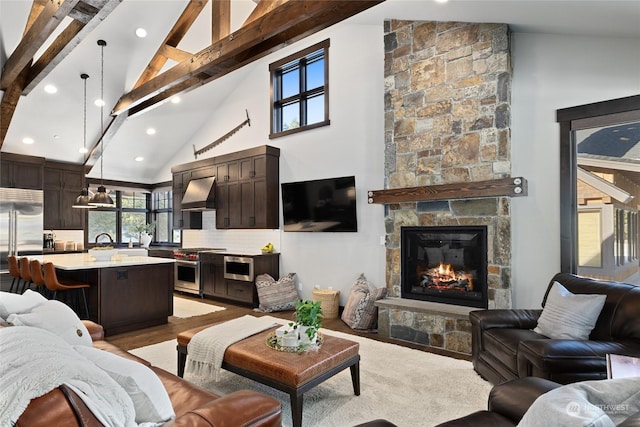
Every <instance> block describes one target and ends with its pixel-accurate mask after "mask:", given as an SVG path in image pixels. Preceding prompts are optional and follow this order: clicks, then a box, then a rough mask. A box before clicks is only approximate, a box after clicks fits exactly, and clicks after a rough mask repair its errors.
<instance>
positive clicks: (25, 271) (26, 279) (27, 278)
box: [18, 256, 31, 293]
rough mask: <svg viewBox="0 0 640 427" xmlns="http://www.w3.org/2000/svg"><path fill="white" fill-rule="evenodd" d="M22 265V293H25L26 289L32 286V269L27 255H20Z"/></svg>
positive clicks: (20, 264)
mask: <svg viewBox="0 0 640 427" xmlns="http://www.w3.org/2000/svg"><path fill="white" fill-rule="evenodd" d="M18 265H19V267H20V278H21V279H22V290H21V291H20V293H24V291H25V289H27V288H30V287H31V270H29V258H27V257H26V256H23V257H20V261H19V262H18Z"/></svg>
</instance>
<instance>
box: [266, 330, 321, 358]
mask: <svg viewBox="0 0 640 427" xmlns="http://www.w3.org/2000/svg"><path fill="white" fill-rule="evenodd" d="M265 342H266V344H267V346H268V347H270V348H272V349H273V350H276V351H284V352H286V353H303V352H305V351H312V350H317V349H319V348H320V346H321V345H322V343H323V342H324V337H323V336H322V335H321V334H320V333H318V338H317V339H316V343H315V344H299V345H296V346H284V345H280V344H278V339H277V337H276V333H275V332H271V333H269V335H267V339H266V340H265Z"/></svg>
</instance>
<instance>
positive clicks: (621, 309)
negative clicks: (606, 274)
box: [469, 273, 640, 384]
mask: <svg viewBox="0 0 640 427" xmlns="http://www.w3.org/2000/svg"><path fill="white" fill-rule="evenodd" d="M556 281H557V282H559V283H560V284H562V285H563V286H564V287H565V288H567V289H568V290H569V291H571V292H573V293H574V294H605V295H607V299H606V301H605V304H604V307H603V309H602V312H601V313H600V316H599V317H598V320H597V322H596V325H595V327H594V329H593V331H591V334H590V336H589V339H588V340H568V339H550V338H548V337H546V336H544V335H541V334H538V333H536V332H533V328H535V327H536V325H537V322H538V318H539V317H540V314H541V313H542V310H541V309H530V310H527V309H512V310H476V311H472V312H471V313H470V314H469V320H470V321H471V328H472V331H471V333H472V360H473V366H474V368H475V370H476V371H477V372H478V373H479V374H480V375H481V376H482V377H483V378H485V379H486V380H488V381H490V382H491V383H493V384H500V383H502V382H505V381H509V380H512V379H515V378H523V377H527V376H535V377H540V378H546V379H549V380H552V381H555V382H558V383H562V384H568V383H571V382H576V381H586V380H596V379H605V378H606V377H607V369H606V354H607V353H615V354H625V355H629V356H640V310H639V308H638V307H640V287H639V286H635V285H630V284H626V283H619V282H611V281H604V280H595V279H590V278H586V277H580V276H577V275H573V274H567V273H558V274H556V275H555V276H554V277H553V278H552V279H551V281H550V283H549V286H548V287H547V292H546V293H545V296H544V299H543V301H542V306H543V307H544V305H545V301H546V298H547V295H548V293H549V289H550V288H551V286H552V285H553V283H554V282H556Z"/></svg>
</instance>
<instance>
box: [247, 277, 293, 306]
mask: <svg viewBox="0 0 640 427" xmlns="http://www.w3.org/2000/svg"><path fill="white" fill-rule="evenodd" d="M295 277H296V273H289V274H287V275H285V276H283V277H281V278H280V279H279V280H275V279H274V278H273V277H271V276H270V275H268V274H261V275H259V276H258V277H256V290H257V291H258V300H259V301H260V306H259V307H258V308H256V309H255V311H262V312H265V313H270V312H274V311H285V310H295V308H296V302H298V301H299V300H300V297H299V296H298V290H297V289H296V281H295Z"/></svg>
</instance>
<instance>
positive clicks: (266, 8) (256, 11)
mask: <svg viewBox="0 0 640 427" xmlns="http://www.w3.org/2000/svg"><path fill="white" fill-rule="evenodd" d="M288 1H289V0H260V1H259V2H258V4H257V5H256V7H255V8H253V10H252V11H251V14H249V16H248V17H247V19H245V21H244V23H243V24H242V26H243V27H244V26H245V25H247V24H249V23H251V22H253V21H255V20H256V19H258V18H260V17H261V16H263V15H266V14H267V13H269V12H271V11H272V10H273V9H275V8H276V7H278V6H280V5H282V4H284V3H286V2H288Z"/></svg>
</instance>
